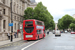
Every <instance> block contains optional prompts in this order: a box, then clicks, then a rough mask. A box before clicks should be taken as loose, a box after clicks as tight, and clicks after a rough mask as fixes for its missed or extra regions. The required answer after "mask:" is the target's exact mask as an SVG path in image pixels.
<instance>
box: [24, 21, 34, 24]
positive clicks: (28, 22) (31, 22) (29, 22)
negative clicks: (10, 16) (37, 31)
mask: <svg viewBox="0 0 75 50" xmlns="http://www.w3.org/2000/svg"><path fill="white" fill-rule="evenodd" d="M25 24H33V21H27V22H25Z"/></svg>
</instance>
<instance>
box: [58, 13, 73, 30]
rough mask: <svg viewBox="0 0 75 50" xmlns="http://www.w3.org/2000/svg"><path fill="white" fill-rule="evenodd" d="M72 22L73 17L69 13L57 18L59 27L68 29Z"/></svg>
mask: <svg viewBox="0 0 75 50" xmlns="http://www.w3.org/2000/svg"><path fill="white" fill-rule="evenodd" d="M72 22H73V17H71V16H70V15H68V14H67V15H65V16H63V17H62V18H61V19H59V20H58V28H59V29H68V27H69V25H70V24H71V23H72Z"/></svg>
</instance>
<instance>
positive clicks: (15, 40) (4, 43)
mask: <svg viewBox="0 0 75 50" xmlns="http://www.w3.org/2000/svg"><path fill="white" fill-rule="evenodd" d="M20 40H22V39H21V38H15V39H13V41H12V42H11V41H10V40H6V41H0V46H2V45H6V44H9V43H14V42H17V41H20Z"/></svg>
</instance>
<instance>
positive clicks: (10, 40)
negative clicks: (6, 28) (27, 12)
mask: <svg viewBox="0 0 75 50" xmlns="http://www.w3.org/2000/svg"><path fill="white" fill-rule="evenodd" d="M11 23H13V21H12V0H11ZM12 33H13V26H11V40H10V41H11V42H12V41H13V36H12Z"/></svg>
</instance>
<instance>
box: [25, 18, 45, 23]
mask: <svg viewBox="0 0 75 50" xmlns="http://www.w3.org/2000/svg"><path fill="white" fill-rule="evenodd" d="M29 20H35V21H39V22H43V21H40V20H36V19H27V20H24V21H29ZM43 23H44V22H43Z"/></svg>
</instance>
